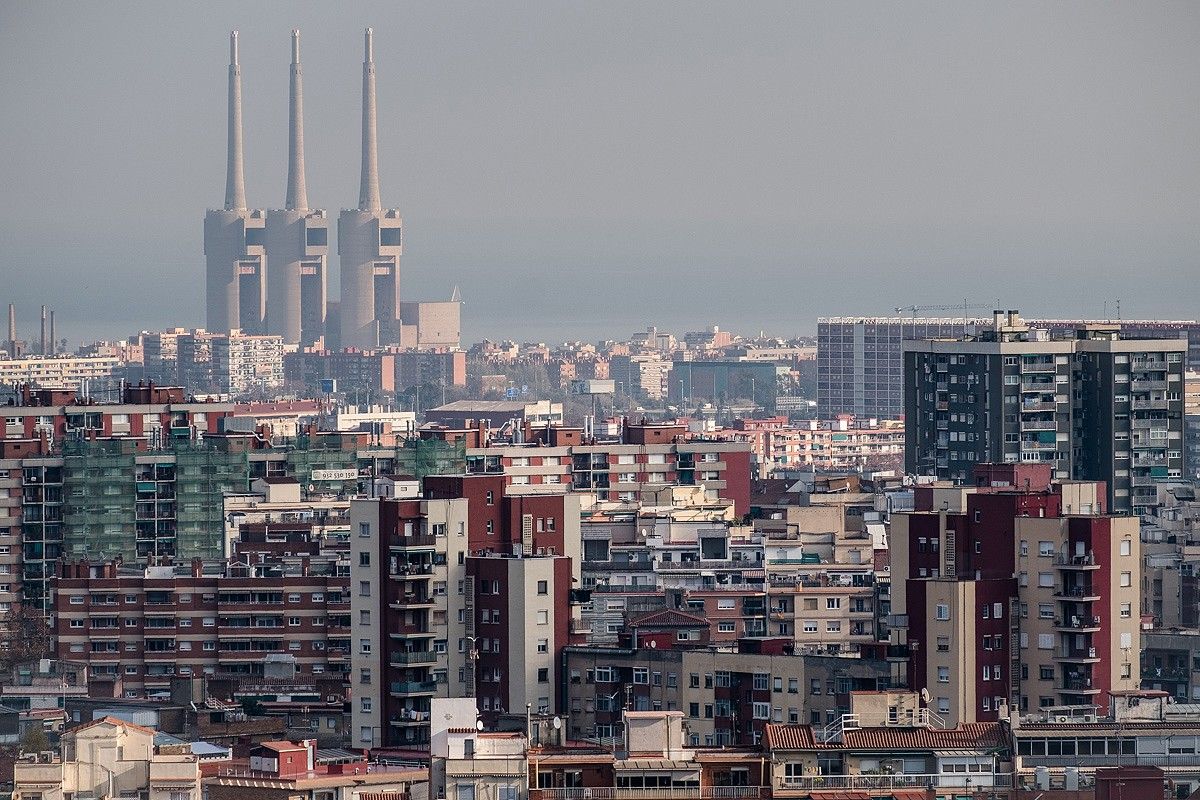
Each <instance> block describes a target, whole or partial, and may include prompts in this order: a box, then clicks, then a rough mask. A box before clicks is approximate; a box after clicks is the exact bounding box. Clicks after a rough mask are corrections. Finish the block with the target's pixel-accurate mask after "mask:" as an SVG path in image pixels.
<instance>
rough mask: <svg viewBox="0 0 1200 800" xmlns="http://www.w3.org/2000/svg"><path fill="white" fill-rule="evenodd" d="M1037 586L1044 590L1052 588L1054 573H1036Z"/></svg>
mask: <svg viewBox="0 0 1200 800" xmlns="http://www.w3.org/2000/svg"><path fill="white" fill-rule="evenodd" d="M1038 586H1041V587H1042V588H1046V589H1052V588H1054V573H1053V572H1039V573H1038Z"/></svg>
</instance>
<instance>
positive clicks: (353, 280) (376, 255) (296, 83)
mask: <svg viewBox="0 0 1200 800" xmlns="http://www.w3.org/2000/svg"><path fill="white" fill-rule="evenodd" d="M291 52H292V59H291V70H290V103H289V126H288V179H287V196H286V200H285V203H284V207H283V208H282V209H272V210H270V211H263V210H260V209H249V208H247V203H246V189H245V179H244V177H243V147H242V86H241V67H240V65H239V62H238V37H237V32H236V31H235V32H233V33H232V34H231V35H230V64H229V118H228V163H227V172H226V188H225V207H224V208H222V209H213V210H210V211H208V212H207V214H206V215H205V220H204V253H205V258H206V262H207V273H206V280H207V292H206V295H207V329H208V330H209V331H211V332H213V333H229V332H231V331H235V330H240V331H241V332H242V333H245V334H253V335H272V336H279V337H281V338H282V340H283V344H284V347H285V348H303V347H310V346H313V345H317V344H322V345H323V348H324V349H326V350H336V349H340V348H358V349H361V350H372V349H376V348H384V347H391V348H395V347H400V348H406V349H431V348H438V349H445V348H450V349H455V348H457V347H458V346H459V339H460V331H461V326H460V310H461V301H460V299H459V296H458V291H457V289H456V290H455V291H454V293H453V295H452V296H451V298H450V299H449V300H447V301H438V302H433V303H424V302H415V301H402V299H401V293H400V256H401V254H402V252H403V222H402V220H401V218H400V212H399V210H398V209H394V208H384V207H383V203H382V200H381V195H380V189H379V158H378V138H377V132H376V110H375V60H374V48H373V32H372V30H371V29H370V28H368V29H367V30H366V33H365V37H364V56H363V82H362V173H361V187H360V191H359V202H358V207H357V208H354V209H348V210H344V211H342V212H341V214H340V216H339V217H338V242H337V249H338V255H339V256H340V268H341V274H340V281H339V283H340V287H341V298H340V301H338V302H337V303H336V305H334V304H332V303H330V301H329V298H328V287H329V282H330V276H329V261H328V256H329V246H330V241H329V217H328V214H327V213H326V212H325V211H323V210H320V209H313V208H309V205H308V189H307V183H306V180H305V169H304V99H303V71H302V68H301V65H300V32H299V31H296V30H293V31H292V49H291ZM333 308H336V309H337V310H336V312H335V313H332V314H331V313H330V312H331V310H332V309H333Z"/></svg>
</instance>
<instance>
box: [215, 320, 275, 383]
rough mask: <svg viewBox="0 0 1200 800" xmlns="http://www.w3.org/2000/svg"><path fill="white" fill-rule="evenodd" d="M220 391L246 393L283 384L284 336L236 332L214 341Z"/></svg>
mask: <svg viewBox="0 0 1200 800" xmlns="http://www.w3.org/2000/svg"><path fill="white" fill-rule="evenodd" d="M212 367H213V384H214V385H215V387H216V389H217V391H220V392H228V393H229V394H245V393H247V392H251V391H254V390H264V389H275V388H278V387H280V386H282V385H283V337H282V336H251V335H248V334H244V333H240V332H239V331H233V332H231V333H228V334H225V335H222V336H217V337H214V338H213V340H212Z"/></svg>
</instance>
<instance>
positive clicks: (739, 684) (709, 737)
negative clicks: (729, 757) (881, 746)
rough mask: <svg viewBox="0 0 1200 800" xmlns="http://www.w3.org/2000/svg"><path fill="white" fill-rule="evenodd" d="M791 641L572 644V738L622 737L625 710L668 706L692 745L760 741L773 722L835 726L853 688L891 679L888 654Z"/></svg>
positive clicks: (568, 705)
mask: <svg viewBox="0 0 1200 800" xmlns="http://www.w3.org/2000/svg"><path fill="white" fill-rule="evenodd" d="M785 645H786V640H781V639H773V640H772V639H767V640H746V641H745V642H744V643H743V647H742V650H741V651H740V652H739V649H738V648H733V647H730V648H720V649H718V648H715V647H693V646H689V645H680V644H677V645H676V646H674V647H671V648H665V647H658V648H650V647H644V648H630V647H595V646H578V645H573V646H571V647H568V648H567V649H566V651H565V659H566V670H567V676H566V678H567V679H566V681H565V684H564V686H563V691H564V692H565V694H566V698H565V703H564V705H565V710H566V711H567V713H568V719H567V721H566V724H567V725H569V726H570V730H569V734H570V738H572V739H583V738H599V739H601V740H607V739H611V738H613V737H619V736H621V735H622V734H623V731H622V730H621V719H622V714H623V713H625V712H628V711H635V712H637V711H646V712H663V711H666V712H678V713H681V714H682V715H683V717H684V720H685V722H686V724H687V728H688V734H687V743H688V744H689V745H690V746H702V745H703V746H709V747H711V746H738V745H751V744H759V743H761V741H762V735H763V732H764V730H765V729H766V726H767V725H769V724H771V723H773V722H774V723H793V724H809V723H814V724H819V725H822V726H824V725H826V724H831V723H833V722H834V720H836V719H839V718H840V717H841V715H842V714H845V713H849V711H850V693H851V692H853V691H857V690H861V689H871V690H874V689H877V688H882V687H885V686H887V685H888V682H889V680H890V679H889V668H888V665H887V663H886V662H884V661H882V660H876V659H864V658H850V657H837V656H815V655H793V654H789V653H785V652H784V647H785Z"/></svg>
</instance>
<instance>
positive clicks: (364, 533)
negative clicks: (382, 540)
mask: <svg viewBox="0 0 1200 800" xmlns="http://www.w3.org/2000/svg"><path fill="white" fill-rule="evenodd" d="M358 536H359V538H360V539H370V538H371V523H369V522H360V523H358Z"/></svg>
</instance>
